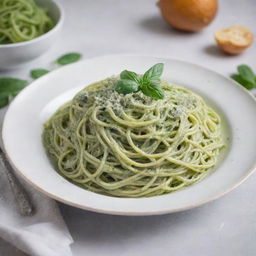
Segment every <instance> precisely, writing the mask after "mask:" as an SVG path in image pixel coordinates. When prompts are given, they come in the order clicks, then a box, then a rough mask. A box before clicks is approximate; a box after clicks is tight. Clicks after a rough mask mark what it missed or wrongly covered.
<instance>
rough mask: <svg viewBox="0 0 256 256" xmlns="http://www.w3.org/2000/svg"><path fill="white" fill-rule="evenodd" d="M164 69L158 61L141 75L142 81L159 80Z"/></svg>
mask: <svg viewBox="0 0 256 256" xmlns="http://www.w3.org/2000/svg"><path fill="white" fill-rule="evenodd" d="M163 70H164V64H163V63H158V64H155V65H154V66H153V67H151V68H150V69H149V70H148V71H146V72H145V74H144V75H143V81H148V80H159V79H160V76H161V75H162V73H163Z"/></svg>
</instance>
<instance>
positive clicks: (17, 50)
mask: <svg viewBox="0 0 256 256" xmlns="http://www.w3.org/2000/svg"><path fill="white" fill-rule="evenodd" d="M36 2H37V3H38V4H39V5H40V6H43V7H45V8H46V9H47V10H48V11H49V15H50V16H51V18H52V19H53V21H54V22H55V26H54V27H53V28H52V29H51V30H50V31H48V32H47V33H45V34H43V35H41V36H39V37H37V38H35V39H32V40H29V41H24V42H20V43H13V44H0V69H9V68H15V67H17V66H20V65H22V64H24V63H26V62H29V61H31V60H33V59H35V58H37V57H39V56H41V55H42V54H43V53H45V52H46V51H47V50H48V49H49V48H50V47H51V46H52V45H53V44H54V42H55V41H56V39H57V37H58V36H59V34H60V31H61V28H62V25H63V20H64V11H63V8H62V7H61V5H60V4H59V3H58V2H57V1H56V2H55V1H53V0H36Z"/></svg>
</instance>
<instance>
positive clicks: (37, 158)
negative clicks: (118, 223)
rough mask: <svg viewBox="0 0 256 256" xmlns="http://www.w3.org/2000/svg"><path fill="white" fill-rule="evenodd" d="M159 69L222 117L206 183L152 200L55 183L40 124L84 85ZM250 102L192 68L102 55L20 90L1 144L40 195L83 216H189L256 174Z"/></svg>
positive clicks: (254, 108)
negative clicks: (221, 143) (215, 161)
mask: <svg viewBox="0 0 256 256" xmlns="http://www.w3.org/2000/svg"><path fill="white" fill-rule="evenodd" d="M159 62H162V63H164V64H165V68H164V73H163V76H162V78H163V79H164V80H167V81H170V82H174V83H176V84H180V85H182V86H184V87H186V88H188V89H191V90H193V91H194V92H196V93H198V94H200V95H202V96H203V97H204V98H205V99H206V100H207V101H208V104H210V105H211V106H212V107H213V108H215V109H216V110H217V111H218V112H219V113H220V114H221V116H222V119H223V121H224V122H225V123H226V127H227V133H228V135H229V137H230V141H229V143H228V148H227V150H226V154H225V156H224V159H222V161H221V162H220V164H219V165H218V166H217V167H216V168H215V171H214V172H212V173H211V174H210V175H209V176H208V177H206V178H205V179H204V180H202V181H201V182H198V183H196V184H194V185H192V186H190V187H187V188H185V189H183V190H181V191H178V192H174V193H170V194H166V195H162V196H155V197H150V198H116V197H110V196H104V195H100V194H96V193H93V192H90V191H87V190H84V189H82V188H81V187H78V186H76V185H74V184H72V183H70V182H69V181H67V180H66V179H64V178H63V177H62V176H60V175H59V174H58V173H57V172H56V171H55V170H54V168H53V166H52V165H51V163H50V161H49V159H48V158H47V156H46V153H45V150H44V147H43V145H42V141H41V135H42V130H43V123H44V122H45V121H46V120H47V119H48V118H49V117H50V116H51V115H52V114H53V112H54V111H55V110H56V109H57V108H58V107H59V106H60V105H62V104H63V103H64V102H67V101H68V100H70V99H71V98H72V97H73V96H74V94H75V93H76V92H78V91H79V90H81V89H82V88H83V87H84V86H86V85H88V84H90V83H92V82H95V81H99V80H101V79H104V78H106V77H109V76H111V75H113V74H119V73H120V72H121V71H122V70H124V69H128V70H134V71H136V72H138V73H143V72H145V70H146V69H148V68H149V67H151V66H152V65H154V64H156V63H159ZM255 127H256V101H255V99H254V98H253V97H252V96H251V95H250V94H249V93H248V92H247V91H246V90H245V89H244V88H242V87H241V86H240V85H238V84H237V83H235V82H233V81H231V80H230V79H228V78H226V77H224V76H222V75H220V74H218V73H215V72H213V71H211V70H208V69H206V68H204V67H200V66H197V65H195V64H191V63H187V62H182V61H178V60H171V59H166V58H155V57H143V56H126V55H125V56H124V55H115V56H105V57H98V58H94V59H88V60H85V61H81V62H78V63H75V64H72V65H67V66H66V67H63V68H60V69H58V70H56V71H53V72H52V73H50V74H48V75H45V76H43V77H41V78H39V79H37V80H35V82H33V83H32V84H31V85H29V86H28V87H27V88H26V89H24V90H23V91H22V92H21V93H20V94H19V95H18V96H17V97H16V98H15V99H14V101H13V103H12V104H11V106H10V107H9V109H8V112H7V114H6V116H5V120H4V124H3V142H4V146H5V150H6V153H7V155H8V157H9V159H10V162H11V164H12V166H13V167H14V168H15V169H16V171H17V173H18V174H20V175H21V176H22V177H23V178H24V179H25V180H26V181H27V182H29V183H30V184H32V185H33V186H34V187H35V188H36V189H38V190H40V191H42V192H43V193H45V194H46V195H48V196H50V197H52V198H54V199H56V200H59V201H61V202H63V203H66V204H69V205H73V206H76V207H79V208H82V209H87V210H92V211H97V212H104V213H109V214H120V215H150V214H163V213H168V212H174V211H181V210H185V209H189V208H192V207H195V206H198V205H201V204H204V203H206V202H209V201H211V200H214V199H216V198H219V197H220V196H223V195H224V194H226V193H227V192H229V191H231V190H232V189H234V188H235V187H237V186H238V185H239V184H241V183H242V182H243V181H244V180H245V179H246V178H247V177H249V175H250V174H252V173H253V171H254V169H255V167H256V151H255V149H256V139H255Z"/></svg>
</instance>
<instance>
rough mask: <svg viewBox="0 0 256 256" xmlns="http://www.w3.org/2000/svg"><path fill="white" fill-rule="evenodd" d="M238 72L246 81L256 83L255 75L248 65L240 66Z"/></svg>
mask: <svg viewBox="0 0 256 256" xmlns="http://www.w3.org/2000/svg"><path fill="white" fill-rule="evenodd" d="M237 71H238V73H239V75H240V76H241V77H242V78H243V79H244V80H246V81H247V82H250V83H252V84H254V83H255V75H254V73H253V71H252V69H251V68H250V67H249V66H247V65H244V64H243V65H239V66H238V67H237Z"/></svg>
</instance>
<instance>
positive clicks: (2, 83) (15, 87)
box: [0, 77, 28, 95]
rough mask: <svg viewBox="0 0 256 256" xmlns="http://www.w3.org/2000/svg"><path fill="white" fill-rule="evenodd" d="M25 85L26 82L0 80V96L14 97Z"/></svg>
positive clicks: (6, 78)
mask: <svg viewBox="0 0 256 256" xmlns="http://www.w3.org/2000/svg"><path fill="white" fill-rule="evenodd" d="M27 85H28V82H27V81H26V80H21V79H18V78H11V77H4V78H0V94H3V93H7V94H10V95H15V94H17V93H18V92H19V91H21V90H22V89H23V88H24V87H26V86H27Z"/></svg>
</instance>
